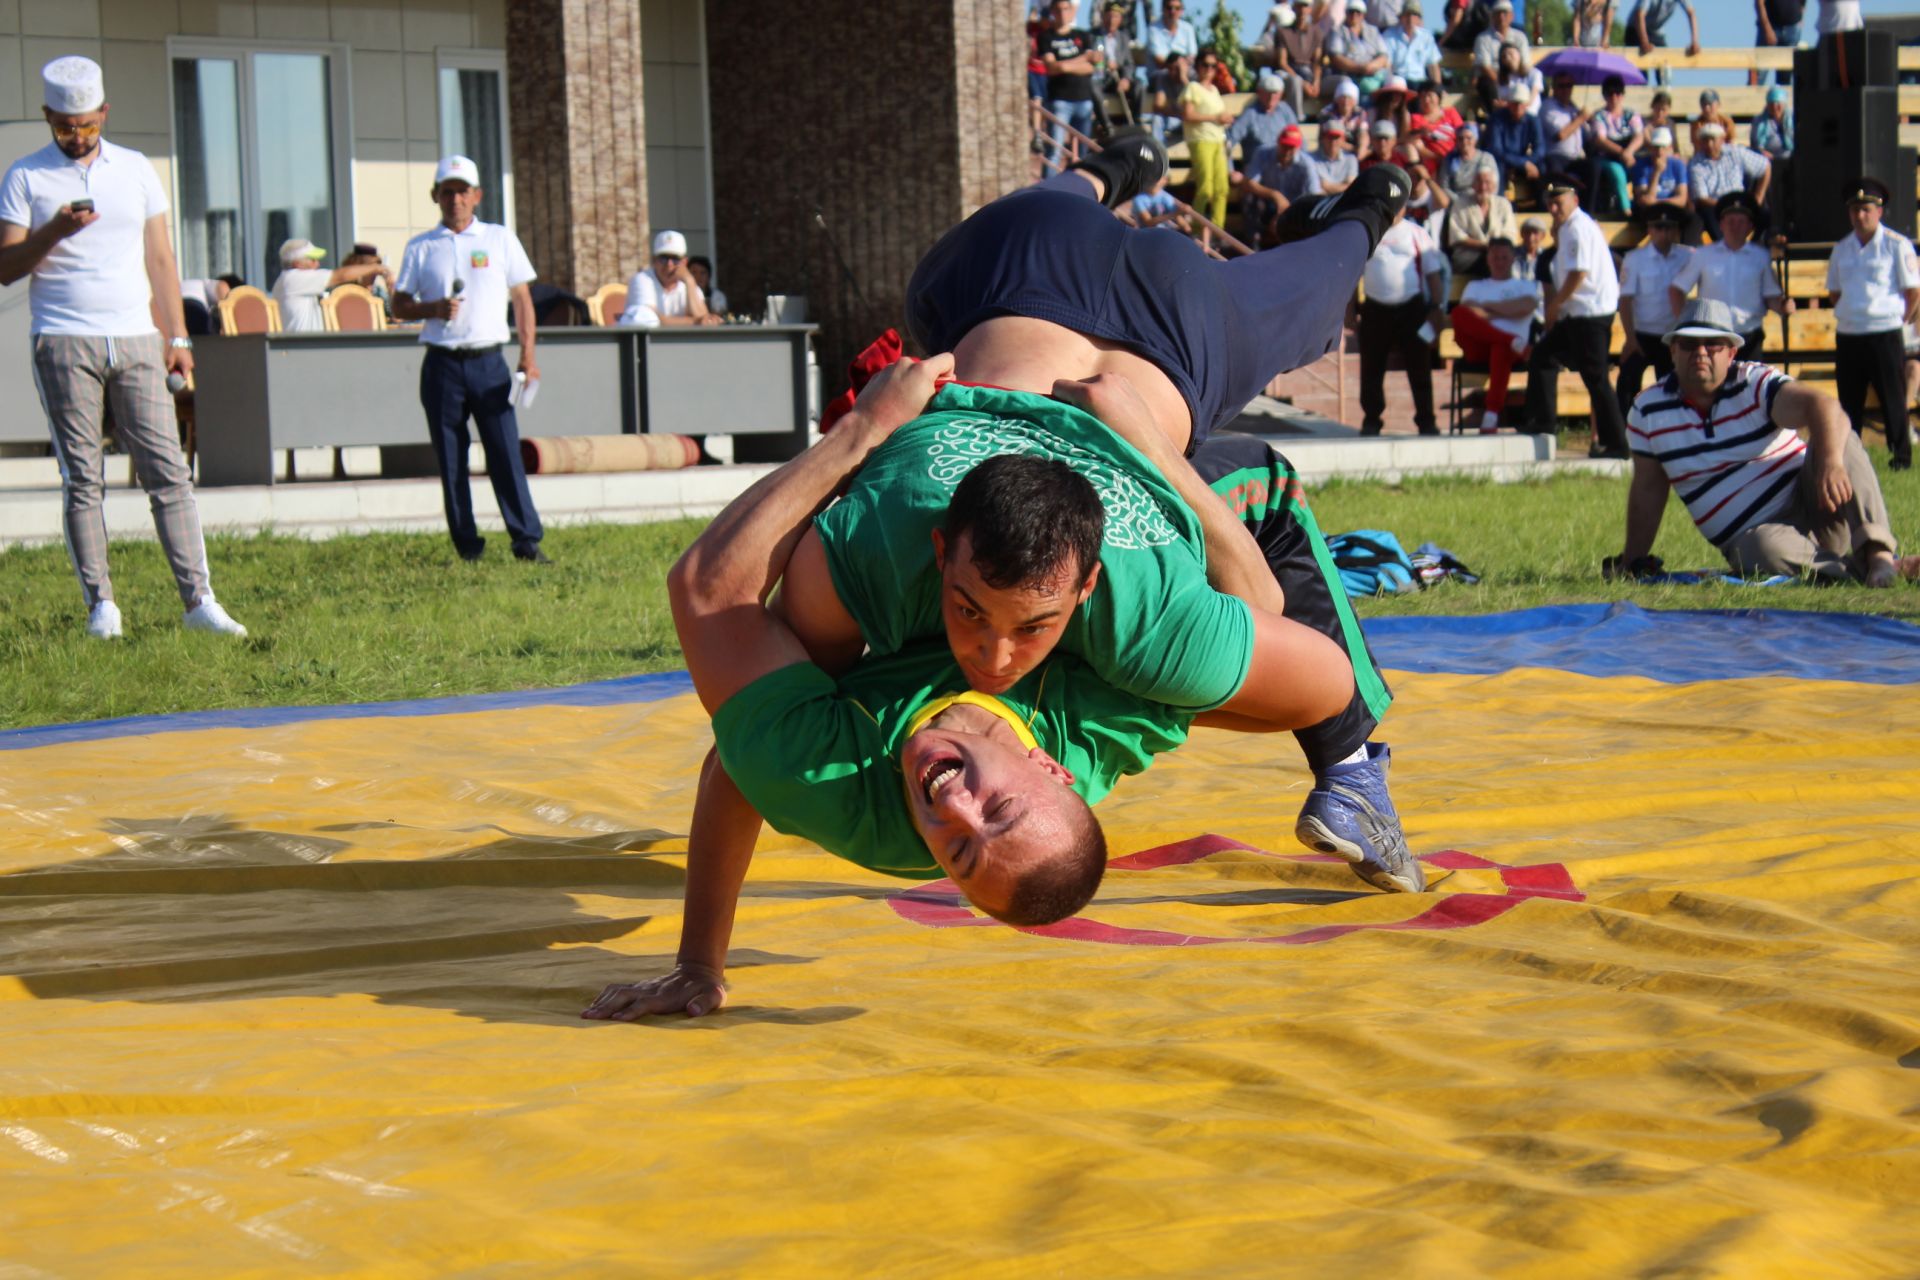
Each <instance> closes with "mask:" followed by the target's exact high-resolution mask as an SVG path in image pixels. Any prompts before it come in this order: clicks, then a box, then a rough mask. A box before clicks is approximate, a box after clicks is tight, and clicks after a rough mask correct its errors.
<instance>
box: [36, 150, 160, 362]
mask: <svg viewBox="0 0 1920 1280" xmlns="http://www.w3.org/2000/svg"><path fill="white" fill-rule="evenodd" d="M82 199H86V200H92V201H93V209H94V212H95V213H97V214H99V215H100V217H99V220H98V221H96V222H94V223H93V224H92V225H90V226H88V227H86V228H84V229H83V230H81V231H79V232H77V233H76V234H74V235H70V236H68V237H67V238H66V239H65V240H62V241H61V242H60V243H59V244H56V245H55V246H53V248H52V249H50V250H48V252H47V256H46V257H44V258H42V259H40V263H39V265H38V266H36V267H34V269H33V283H32V285H31V286H29V289H28V296H29V300H30V302H31V304H32V308H33V332H35V333H52V334H67V335H71V336H79V337H97V338H131V337H134V336H136V335H139V334H145V333H152V332H154V327H153V312H152V310H151V309H150V308H149V306H148V303H149V302H150V301H151V300H152V298H153V287H152V285H151V284H149V283H148V281H147V249H146V234H147V221H148V219H150V218H154V217H157V216H159V215H160V214H163V213H165V212H166V211H167V193H166V192H165V190H163V189H162V188H161V186H160V175H159V174H157V173H155V172H154V171H153V165H151V164H150V163H148V161H147V158H146V157H145V156H143V155H141V154H140V153H139V152H138V151H135V150H133V149H131V148H129V147H122V146H119V145H117V144H115V143H112V142H108V141H107V140H106V139H105V138H102V139H101V140H100V149H99V151H98V152H96V153H95V155H94V157H93V163H92V164H91V165H85V166H82V165H79V164H76V163H74V162H73V161H72V160H69V159H68V158H67V155H66V153H65V152H63V151H62V150H60V148H59V146H58V145H56V144H54V143H51V142H49V143H48V144H47V145H46V146H44V147H42V148H40V150H38V151H36V152H34V153H33V154H32V155H30V156H24V157H22V158H21V159H19V160H16V161H14V162H13V167H12V168H10V169H8V170H7V176H6V178H5V179H3V180H0V222H10V223H12V224H13V225H14V226H16V227H25V228H26V229H27V230H28V231H29V232H32V231H36V230H38V229H39V228H41V227H42V226H45V225H46V224H47V223H48V222H50V221H52V220H53V215H54V214H55V213H57V212H59V209H60V206H61V205H63V204H69V203H71V202H73V201H75V200H82Z"/></svg>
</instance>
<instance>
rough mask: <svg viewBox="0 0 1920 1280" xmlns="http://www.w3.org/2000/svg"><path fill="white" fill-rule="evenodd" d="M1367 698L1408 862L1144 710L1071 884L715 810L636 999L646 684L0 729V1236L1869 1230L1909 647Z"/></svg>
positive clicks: (389, 1264)
mask: <svg viewBox="0 0 1920 1280" xmlns="http://www.w3.org/2000/svg"><path fill="white" fill-rule="evenodd" d="M1396 686H1397V690H1398V693H1399V701H1398V703H1397V705H1396V707H1395V709H1394V712H1393V714H1392V716H1391V717H1390V718H1389V721H1388V724H1387V726H1386V730H1385V732H1384V733H1383V737H1385V738H1386V739H1387V740H1389V741H1391V742H1392V743H1393V744H1394V749H1395V761H1394V767H1395V771H1396V772H1395V778H1394V785H1395V792H1396V795H1397V798H1398V801H1399V806H1400V809H1401V812H1402V814H1403V815H1404V816H1405V818H1406V825H1407V829H1408V834H1409V837H1410V840H1411V842H1412V844H1413V845H1414V847H1415V849H1416V850H1418V851H1420V852H1421V853H1423V854H1424V855H1427V856H1428V857H1429V858H1430V861H1431V867H1430V870H1431V871H1432V873H1433V874H1434V875H1436V876H1439V875H1441V874H1442V873H1445V874H1444V878H1442V879H1440V881H1439V883H1438V884H1437V885H1436V886H1435V888H1434V890H1433V891H1432V892H1430V893H1428V894H1425V895H1421V896H1419V897H1413V898H1407V897H1392V896H1383V895H1379V894H1375V893H1372V892H1370V891H1367V890H1365V889H1364V887H1363V886H1361V885H1360V884H1359V882H1358V881H1357V880H1355V879H1354V878H1353V877H1352V876H1351V875H1350V873H1349V872H1348V871H1347V870H1346V869H1345V868H1344V867H1343V866H1340V865H1338V864H1329V863H1327V862H1325V861H1323V860H1317V859H1312V858H1308V857H1306V856H1305V855H1304V854H1303V853H1302V852H1301V850H1300V849H1299V848H1298V846H1297V845H1296V844H1295V843H1294V842H1293V840H1292V838H1291V829H1292V824H1293V819H1294V815H1295V813H1296V811H1297V810H1298V808H1299V804H1300V801H1301V799H1302V797H1303V795H1304V790H1305V787H1306V786H1307V785H1308V779H1307V776H1306V774H1305V772H1304V769H1303V768H1302V767H1301V765H1300V763H1299V757H1298V754H1297V751H1296V750H1295V749H1294V747H1293V745H1292V743H1291V742H1290V741H1289V740H1287V739H1285V738H1284V737H1282V738H1265V739H1262V738H1244V737H1234V736H1231V735H1226V734H1217V733H1216V734H1202V735H1200V736H1198V738H1197V739H1196V741H1195V743H1194V744H1193V745H1192V746H1191V747H1190V748H1189V749H1187V750H1185V751H1183V752H1181V753H1179V754H1177V755H1176V756H1173V757H1169V758H1167V759H1165V760H1163V761H1162V762H1161V763H1160V764H1159V765H1157V766H1156V767H1155V768H1154V769H1153V770H1152V771H1151V772H1150V773H1148V774H1146V775H1144V776H1142V777H1139V778H1135V779H1131V780H1129V781H1128V782H1127V783H1126V784H1124V785H1123V786H1122V788H1121V789H1120V791H1119V792H1117V793H1116V795H1115V797H1114V798H1113V799H1112V800H1111V802H1110V803H1108V804H1107V805H1106V806H1104V807H1103V810H1102V812H1103V814H1104V815H1105V817H1106V821H1107V826H1108V831H1109V836H1110V840H1111V843H1112V845H1113V847H1114V850H1115V852H1116V853H1117V854H1127V855H1137V856H1129V857H1128V859H1127V860H1126V861H1123V862H1122V863H1121V865H1120V866H1119V867H1118V868H1116V869H1115V870H1114V872H1113V873H1112V874H1111V875H1110V877H1109V879H1108V881H1107V884H1106V886H1105V888H1104V889H1103V890H1102V892H1101V895H1100V898H1099V899H1098V900H1097V902H1096V903H1095V905H1094V907H1093V908H1091V909H1090V910H1089V912H1088V913H1087V916H1086V919H1087V920H1089V921H1091V922H1093V923H1092V925H1086V926H1081V927H1079V928H1078V929H1077V930H1070V931H1069V933H1068V936H1048V935H1046V934H1038V935H1034V934H1023V933H1020V932H1016V931H1013V930H1009V929H1006V928H1004V927H1001V926H998V925H981V924H978V923H974V922H973V921H972V919H971V917H970V916H969V915H968V913H966V912H964V911H961V910H959V909H958V908H955V907H952V906H951V905H950V902H949V900H947V899H945V898H943V897H942V896H941V894H940V893H939V892H938V890H937V889H931V890H930V889H926V888H922V889H919V890H915V891H913V893H912V896H910V897H908V898H905V899H901V898H898V897H896V895H897V894H899V893H900V892H902V891H906V890H911V889H912V886H910V885H908V884H905V883H903V882H896V881H887V880H884V879H881V878H879V877H875V876H871V875H869V874H867V873H865V872H863V871H861V870H859V869H858V868H855V867H852V866H850V865H848V864H844V863H841V862H838V861H836V860H834V859H832V858H829V857H827V856H825V855H823V854H821V853H819V852H817V851H814V850H812V849H810V848H808V847H806V846H803V845H799V844H797V843H794V842H790V841H786V840H784V839H783V838H781V837H777V836H773V835H771V834H769V836H768V837H767V838H766V839H765V840H764V841H763V843H762V847H761V851H760V854H759V856H758V858H757V860H756V862H755V866H754V871H753V875H752V878H751V880H750V881H749V884H748V889H747V896H746V898H745V901H744V902H743V905H742V910H741V913H740V920H739V924H738V928H737V930H736V933H735V939H734V941H735V945H736V950H735V952H734V958H733V968H732V971H731V977H732V980H733V983H734V1000H735V1003H734V1004H733V1005H732V1006H731V1007H729V1008H728V1009H727V1010H726V1011H725V1012H723V1013H722V1014H720V1015H717V1016H713V1017H709V1018H705V1019H700V1020H694V1021H689V1020H684V1019H672V1020H652V1021H649V1022H646V1023H642V1024H639V1025H622V1024H605V1023H586V1022H581V1021H580V1020H578V1018H577V1017H576V1015H577V1013H578V1011H579V1009H580V1008H581V1007H582V1006H583V1005H584V1004H585V1003H586V1002H587V1001H588V1000H589V999H590V998H591V997H592V996H593V995H594V994H595V993H597V992H598V991H599V989H600V988H601V987H602V986H603V985H604V984H606V983H608V982H611V981H616V980H633V979H637V978H641V977H645V976H650V975H652V974H655V973H658V972H661V971H663V970H664V968H665V967H666V966H667V965H668V963H669V961H670V957H671V955H672V953H673V950H674V947H675V944H676V940H677V935H678V928H679V901H680V892H681V884H682V880H683V868H684V861H685V860H684V857H683V856H682V852H681V851H683V850H684V849H685V838H684V832H685V830H686V823H687V817H688V814H689V811H690V807H691V801H692V786H693V779H694V775H695V769H696V767H697V764H698V761H699V759H700V756H701V755H702V753H703V752H704V750H705V746H706V743H707V741H708V739H707V733H706V725H705V719H704V717H703V716H702V714H701V713H700V710H699V707H698V706H697V704H696V703H695V702H694V701H693V700H692V698H691V696H690V695H687V694H677V695H675V696H671V697H667V698H663V699H660V700H657V701H653V702H648V703H641V704H633V705H613V706H590V705H582V706H567V705H547V706H519V707H507V708H503V709H498V710H469V711H456V712H452V713H449V714H441V715H420V716H412V717H405V718H373V717H369V716H363V715H358V714H347V715H344V716H342V717H341V718H335V719H327V720H307V721H295V722H290V723H281V724H268V725H241V726H237V727H235V726H223V725H222V724H221V723H220V721H219V720H218V718H214V719H213V720H211V721H210V722H209V724H208V727H192V725H191V723H189V724H187V725H185V726H181V727H174V726H173V725H172V722H166V721H162V722H157V724H156V728H155V731H152V732H145V731H142V732H132V733H125V734H121V735H119V736H109V737H103V738H96V739H91V740H77V741H64V742H63V741H49V742H48V743H46V744H44V745H37V746H29V747H25V748H22V749H17V750H12V751H6V752H0V871H4V872H5V873H7V874H6V875H5V876H4V878H0V971H3V972H4V973H5V974H7V975H10V976H8V977H6V978H4V979H0V987H3V988H4V991H3V992H0V1043H4V1045H5V1046H6V1048H5V1054H4V1058H3V1059H0V1277H4V1280H21V1278H25V1277H43V1276H48V1277H99V1276H115V1277H123V1276H160V1275H168V1276H171V1275H180V1276H212V1275H223V1276H225V1275H258V1276H290V1275H300V1276H332V1275H340V1276H349V1275H351V1276H376V1275H377V1276H423V1277H424V1276H451V1275H459V1276H487V1277H495V1276H550V1275H562V1274H566V1275H573V1274H585V1275H595V1274H603V1275H622V1276H625V1275H661V1276H693V1275H699V1276H714V1275H753V1276H831V1277H846V1276H888V1277H920V1276H944V1275H955V1274H977V1275H1004V1276H1023V1277H1024V1276H1037V1275H1058V1276H1102V1275H1116V1276H1118V1275H1181V1276H1203V1275H1204V1276H1275V1275H1313V1276H1321V1275H1327V1276H1346V1275H1396V1276H1421V1277H1427V1276H1484V1275H1490V1274H1500V1275H1507V1276H1541V1277H1551V1278H1552V1280H1565V1278H1566V1277H1570V1276H1609V1277H1611V1276H1636V1275H1648V1276H1739V1277H1754V1276H1782V1277H1806V1276H1849V1277H1851V1276H1869V1275H1902V1276H1912V1275H1915V1274H1916V1273H1920V1224H1917V1223H1920V879H1917V878H1916V871H1915V864H1916V861H1917V860H1920V723H1917V720H1920V717H1916V713H1915V709H1914V708H1915V693H1914V690H1913V688H1912V687H1911V686H1885V685H1868V684H1857V683H1844V682H1835V681H1825V682H1816V681H1800V680H1788V679H1775V678H1768V679H1746V680H1719V681H1710V682H1705V683H1699V684H1686V685H1668V684H1658V683H1655V682H1653V681H1651V680H1647V679H1641V678H1633V677H1616V678H1610V679H1597V678H1592V677H1589V676H1582V675H1574V674H1568V673H1564V672H1557V671H1546V670H1517V671H1510V672H1506V673H1502V674H1493V675H1446V674H1424V675H1400V676H1397V677H1396ZM1208 834H1211V835H1214V836H1218V837H1220V839H1216V840H1200V839H1198V838H1199V837H1202V836H1204V835H1208ZM1262 851H1264V852H1262ZM1448 851H1453V852H1448ZM955 926H958V927H955ZM1348 926H1362V927H1358V928H1352V927H1348ZM1255 939H1258V941H1255ZM1182 942H1184V943H1188V944H1193V945H1173V944H1177V943H1182Z"/></svg>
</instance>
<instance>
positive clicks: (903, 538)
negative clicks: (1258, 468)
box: [814, 383, 1253, 711]
mask: <svg viewBox="0 0 1920 1280" xmlns="http://www.w3.org/2000/svg"><path fill="white" fill-rule="evenodd" d="M928 410H929V411H928V412H927V413H926V414H924V415H922V416H921V417H918V418H915V419H914V420H913V421H912V422H909V423H908V424H907V425H906V426H904V427H902V428H900V429H899V430H898V431H896V432H895V433H894V434H893V436H892V437H891V438H889V439H888V440H887V442H886V443H885V444H883V445H881V446H880V448H878V449H876V450H874V452H873V456H872V457H870V458H868V459H867V462H866V465H865V466H863V467H861V469H860V473H859V475H857V476H856V477H854V481H853V484H852V486H851V487H850V488H849V489H848V491H847V494H846V496H845V497H844V498H842V499H841V500H840V501H839V502H837V503H835V504H834V505H833V506H831V507H829V508H827V510H825V511H823V512H822V513H821V514H820V515H819V516H818V517H816V518H815V520H814V528H816V529H817V530H819V533H820V539H821V542H822V543H823V544H824V546H825V548H826V552H827V563H828V567H829V569H830V571H831V572H832V574H833V584H834V587H835V589H836V590H837V591H838V592H839V593H840V600H841V602H842V603H843V604H845V605H846V607H847V611H848V612H849V613H851V614H852V615H853V617H854V620H855V621H856V622H858V623H859V624H860V632H861V634H862V636H864V637H865V639H866V642H867V647H868V648H869V649H871V650H872V651H873V652H875V653H880V654H885V653H893V652H896V651H898V650H899V649H901V648H902V647H904V646H905V645H906V644H907V643H908V642H909V641H912V640H915V639H920V638H925V637H929V636H943V635H945V628H944V624H943V623H942V621H941V617H940V571H939V569H938V568H937V567H936V566H935V564H934V559H933V539H932V532H933V530H935V529H937V528H939V527H940V526H941V525H943V524H944V523H945V522H946V517H947V504H948V503H949V502H951V501H952V499H953V491H954V490H955V489H956V488H958V487H959V484H960V481H961V480H962V479H964V478H965V477H966V475H967V473H968V472H969V471H972V470H973V469H974V467H976V466H978V465H979V464H980V463H982V462H984V461H986V460H987V459H988V458H991V457H995V456H997V455H999V454H1018V453H1024V454H1034V455H1037V456H1039V457H1043V458H1055V459H1058V460H1060V461H1062V462H1065V463H1066V464H1067V465H1068V466H1070V467H1072V468H1073V469H1074V470H1075V471H1078V472H1079V473H1080V474H1082V475H1084V476H1085V477H1086V478H1087V479H1088V480H1089V481H1091V482H1092V484H1093V487H1094V489H1095V490H1096V491H1097V492H1098V493H1099V494H1100V501H1101V503H1102V505H1103V506H1105V508H1106V535H1105V545H1104V546H1103V547H1102V548H1101V551H1100V564H1101V573H1100V581H1099V584H1098V585H1097V586H1095V588H1094V590H1093V595H1092V596H1090V597H1089V598H1088V599H1087V600H1086V602H1085V603H1083V604H1082V605H1081V606H1080V607H1079V609H1078V611H1077V612H1076V614H1075V616H1074V618H1073V619H1072V620H1071V621H1070V622H1069V623H1068V624H1067V628H1066V631H1065V633H1064V634H1063V635H1062V636H1061V639H1060V648H1061V649H1062V650H1063V651H1065V652H1067V653H1071V654H1076V655H1078V656H1079V657H1081V658H1083V659H1085V660H1086V662H1087V664H1088V665H1089V666H1091V667H1092V668H1093V670H1094V671H1095V672H1096V673H1097V674H1098V675H1099V676H1100V677H1101V678H1102V679H1104V680H1105V681H1107V682H1108V683H1109V684H1111V685H1113V686H1114V687H1115V688H1117V689H1122V690H1125V691H1126V692H1128V693H1131V694H1134V695H1136V696H1138V697H1141V698H1146V699H1149V700H1151V701H1154V702H1162V703H1166V704H1167V705H1169V706H1174V707H1185V708H1188V709H1190V710H1194V711H1210V710H1212V709H1213V708H1215V707H1217V706H1219V705H1220V704H1221V703H1223V702H1226V701H1227V700H1228V699H1230V698H1232V697H1233V696H1234V694H1236V693H1238V692H1239V691H1240V686H1241V684H1242V683H1243V682H1244V681H1245V680H1246V678H1247V668H1248V666H1249V665H1250V664H1251V662H1252V660H1253V616H1252V614H1251V613H1249V612H1248V610H1247V606H1246V604H1245V603H1244V602H1243V601H1240V600H1237V599H1235V598H1234V597H1232V596H1229V595H1223V594H1221V593H1220V592H1218V591H1215V590H1214V589H1213V588H1212V587H1210V586H1208V585H1207V559H1206V546H1205V542H1204V540H1203V538H1202V535H1201V530H1200V519H1199V517H1198V516H1196V515H1194V513H1193V511H1192V510H1191V509H1190V508H1189V507H1188V506H1187V505H1186V504H1185V503H1184V502H1182V501H1181V500H1180V495H1179V494H1178V493H1177V492H1175V490H1174V488H1173V486H1172V485H1171V484H1169V483H1168V482H1167V480H1166V478H1165V477H1164V476H1162V475H1161V474H1160V472H1159V471H1158V470H1157V469H1156V468H1155V467H1154V465H1153V464H1152V463H1150V462H1148V461H1147V459H1146V458H1145V457H1144V456H1143V455H1142V454H1141V453H1140V452H1139V451H1138V450H1136V449H1135V448H1134V447H1133V446H1132V445H1130V444H1128V443H1127V442H1126V441H1125V440H1122V439H1121V438H1120V437H1119V436H1117V435H1115V434H1114V433H1113V432H1112V431H1111V430H1109V429H1108V428H1107V427H1106V425H1105V424H1103V423H1102V422H1100V420H1099V419H1097V418H1095V417H1093V416H1092V415H1090V414H1087V413H1083V412H1082V411H1080V410H1079V409H1076V408H1073V407H1072V406H1070V405H1066V404H1062V403H1061V402H1060V401H1058V400H1050V399H1048V398H1046V397H1045V396H1038V395H1033V394H1030V393H1028V392H1024V391H1003V390H1000V389H999V388H995V387H968V386H961V385H959V384H957V383H953V384H949V385H947V386H945V387H942V388H941V389H940V392H939V394H938V395H936V396H935V397H934V399H933V401H932V403H931V404H930V405H929V406H928Z"/></svg>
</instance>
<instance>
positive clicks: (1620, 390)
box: [1614, 205, 1694, 413]
mask: <svg viewBox="0 0 1920 1280" xmlns="http://www.w3.org/2000/svg"><path fill="white" fill-rule="evenodd" d="M1680 224H1681V219H1680V215H1679V212H1678V211H1677V210H1675V209H1674V208H1673V206H1671V205H1661V206H1659V207H1658V208H1656V209H1655V210H1654V211H1653V213H1652V214H1650V215H1649V216H1648V219H1647V243H1645V244H1643V245H1641V246H1640V247H1639V248H1638V249H1635V250H1633V251H1631V252H1630V253H1628V254H1627V256H1626V260H1625V262H1624V263H1623V264H1622V269H1621V275H1620V327H1621V328H1622V329H1623V330H1624V331H1625V334H1626V336H1625V338H1624V339H1623V341H1622V344H1621V347H1620V381H1619V383H1618V384H1617V385H1616V386H1615V388H1614V391H1615V393H1616V395H1617V397H1618V399H1619V401H1620V412H1622V413H1625V412H1626V411H1627V410H1628V409H1629V408H1630V407H1632V405H1633V398H1634V397H1635V396H1637V395H1639V394H1640V384H1641V382H1642V381H1643V380H1644V379H1645V378H1646V376H1647V370H1648V369H1652V370H1653V378H1654V381H1656V382H1658V381H1659V380H1660V379H1662V378H1664V377H1666V376H1667V375H1668V374H1670V373H1672V372H1673V353H1672V352H1670V351H1668V350H1667V342H1666V337H1665V334H1666V332H1667V330H1669V329H1671V328H1672V327H1673V318H1674V315H1675V314H1676V313H1675V311H1674V309H1673V299H1672V297H1671V296H1670V295H1669V294H1668V292H1667V289H1668V287H1669V286H1670V285H1672V284H1673V278H1674V277H1675V276H1677V275H1678V274H1680V269H1681V268H1682V267H1684V266H1686V265H1687V263H1688V262H1689V261H1690V260H1691V259H1692V258H1693V252H1694V251H1693V250H1692V249H1690V248H1688V247H1687V246H1686V245H1683V244H1681V243H1680Z"/></svg>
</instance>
